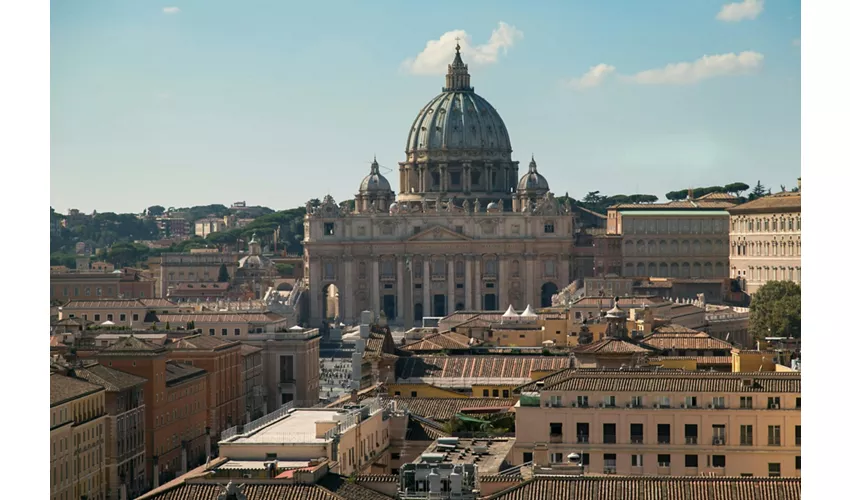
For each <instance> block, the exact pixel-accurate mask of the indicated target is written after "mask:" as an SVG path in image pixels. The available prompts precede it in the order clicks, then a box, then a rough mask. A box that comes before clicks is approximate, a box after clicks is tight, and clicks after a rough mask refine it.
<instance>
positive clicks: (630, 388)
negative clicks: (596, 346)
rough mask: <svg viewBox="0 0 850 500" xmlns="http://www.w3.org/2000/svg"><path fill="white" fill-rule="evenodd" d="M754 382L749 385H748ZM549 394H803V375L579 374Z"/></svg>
mask: <svg viewBox="0 0 850 500" xmlns="http://www.w3.org/2000/svg"><path fill="white" fill-rule="evenodd" d="M748 380H749V381H752V383H751V384H748V383H747V381H748ZM543 390H546V391H583V392H688V393H696V392H726V393H733V392H773V393H799V392H800V390H801V384H800V372H756V373H743V372H739V373H722V372H688V371H675V370H669V371H651V370H646V371H644V370H625V371H619V370H617V371H614V370H611V371H603V370H576V371H575V372H573V373H572V374H571V375H570V376H567V377H565V378H564V379H563V380H560V381H557V382H552V383H550V384H547V385H545V386H544V389H543Z"/></svg>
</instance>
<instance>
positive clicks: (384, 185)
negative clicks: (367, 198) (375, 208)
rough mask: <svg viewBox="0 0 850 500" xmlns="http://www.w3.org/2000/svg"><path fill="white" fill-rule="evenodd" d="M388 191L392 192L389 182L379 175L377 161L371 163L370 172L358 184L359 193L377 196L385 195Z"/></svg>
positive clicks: (379, 170) (379, 169)
mask: <svg viewBox="0 0 850 500" xmlns="http://www.w3.org/2000/svg"><path fill="white" fill-rule="evenodd" d="M389 191H392V187H391V186H390V181H388V180H387V178H386V177H384V176H383V175H382V174H381V168H380V166H379V165H378V160H377V159H375V160H373V161H372V170H371V171H370V172H369V175H367V176H366V177H364V178H363V180H362V181H361V182H360V192H361V193H373V194H378V193H387V192H389Z"/></svg>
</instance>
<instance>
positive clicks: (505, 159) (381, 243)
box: [304, 47, 725, 326]
mask: <svg viewBox="0 0 850 500" xmlns="http://www.w3.org/2000/svg"><path fill="white" fill-rule="evenodd" d="M457 50H458V53H457V54H456V56H455V60H454V62H453V63H452V64H451V65H450V66H449V69H448V74H447V75H446V85H445V87H443V91H442V93H440V94H439V95H437V97H435V98H433V99H432V100H430V101H429V102H428V103H427V104H426V105H425V106H424V107H423V108H422V109H421V111H420V112H419V114H418V115H417V116H416V118H415V119H414V122H413V124H412V126H411V127H410V129H409V134H408V140H407V143H406V145H405V161H402V162H399V194H398V197H397V198H396V194H395V192H394V191H393V189H392V187H391V186H390V183H389V181H388V180H387V179H386V178H385V177H384V176H383V175H382V174H381V167H380V166H379V165H378V163H377V161H375V162H373V163H372V168H371V172H370V173H369V175H367V176H366V177H365V178H364V179H363V181H362V182H361V184H360V189H359V191H358V193H357V195H356V196H355V206H354V209H353V210H348V207H347V206H339V205H338V204H337V203H336V202H335V201H334V200H333V198H332V197H330V196H326V197H325V199H324V201H323V202H322V203H321V204H320V205H319V206H316V207H312V206H308V210H307V215H306V216H305V219H304V235H305V236H304V247H305V260H306V269H305V278H306V280H307V282H308V283H309V285H308V287H309V290H310V302H309V303H310V322H311V324H313V325H318V324H319V323H320V322H321V321H323V320H325V319H327V318H329V317H333V316H335V315H338V316H339V317H340V319H342V320H343V321H344V322H345V323H348V324H353V323H354V322H356V321H357V319H358V316H359V314H360V311H363V310H375V311H383V312H384V313H385V314H386V316H387V318H388V319H389V321H390V322H395V323H404V324H406V325H407V326H411V325H412V321H413V320H419V319H421V318H422V317H432V316H446V315H449V314H451V313H452V312H454V311H457V310H488V311H497V310H498V311H504V310H506V309H507V308H508V305H511V304H512V305H514V307H517V308H525V306H526V305H528V304H531V305H532V306H535V307H536V306H548V305H550V303H551V297H552V295H553V294H555V293H557V292H558V291H559V290H560V289H561V288H563V287H565V286H567V284H569V283H570V281H571V276H570V274H571V271H570V269H571V252H572V247H573V239H574V234H573V216H572V214H571V213H570V212H569V211H568V207H565V206H564V205H562V204H561V203H560V202H558V201H557V200H556V199H555V197H554V196H553V194H552V193H551V192H550V191H549V185H548V183H547V181H546V179H545V178H544V177H543V176H542V175H541V174H540V173H539V172H538V170H537V163H536V162H535V160H534V159H533V158H532V159H531V162H530V164H529V166H528V171H527V173H525V174H524V175H522V176H520V174H519V162H516V161H514V160H513V159H512V157H511V151H512V149H511V143H510V138H509V136H508V132H507V128H506V127H505V124H504V122H503V121H502V119H501V118H500V117H499V114H498V113H497V112H496V110H495V108H493V106H492V105H490V104H489V103H488V102H487V101H486V100H484V99H483V98H482V97H480V96H479V95H478V94H476V93H475V91H474V89H473V87H471V86H470V77H469V73H468V71H467V66H466V64H464V63H463V61H462V60H461V56H460V49H459V47H458V49H457ZM724 249H725V246H724Z"/></svg>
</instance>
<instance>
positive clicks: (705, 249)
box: [703, 240, 712, 255]
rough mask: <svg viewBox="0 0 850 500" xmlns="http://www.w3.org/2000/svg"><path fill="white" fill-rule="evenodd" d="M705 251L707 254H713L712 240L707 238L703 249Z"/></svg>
mask: <svg viewBox="0 0 850 500" xmlns="http://www.w3.org/2000/svg"><path fill="white" fill-rule="evenodd" d="M703 252H705V253H706V255H711V252H712V248H711V240H705V248H704V249H703Z"/></svg>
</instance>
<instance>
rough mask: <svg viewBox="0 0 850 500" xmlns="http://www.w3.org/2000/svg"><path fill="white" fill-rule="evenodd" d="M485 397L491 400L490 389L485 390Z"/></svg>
mask: <svg viewBox="0 0 850 500" xmlns="http://www.w3.org/2000/svg"><path fill="white" fill-rule="evenodd" d="M484 397H485V398H489V397H490V389H484Z"/></svg>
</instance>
